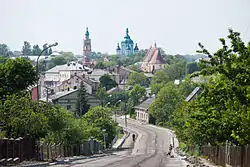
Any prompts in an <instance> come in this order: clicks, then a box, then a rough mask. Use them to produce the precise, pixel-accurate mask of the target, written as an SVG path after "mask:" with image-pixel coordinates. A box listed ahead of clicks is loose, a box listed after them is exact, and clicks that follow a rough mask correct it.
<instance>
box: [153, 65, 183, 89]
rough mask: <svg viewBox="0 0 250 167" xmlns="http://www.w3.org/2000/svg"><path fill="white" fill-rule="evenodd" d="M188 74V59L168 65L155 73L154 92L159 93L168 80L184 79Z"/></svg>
mask: <svg viewBox="0 0 250 167" xmlns="http://www.w3.org/2000/svg"><path fill="white" fill-rule="evenodd" d="M185 76H186V61H184V60H178V61H176V62H175V63H173V64H171V65H169V66H166V67H165V68H164V69H162V70H160V71H158V72H156V73H155V75H154V76H153V78H152V81H151V85H150V87H151V91H152V93H156V94H157V93H158V92H159V91H160V89H161V88H162V87H163V86H164V85H165V84H166V83H168V82H170V81H172V82H173V81H174V80H176V79H178V80H182V79H183V78H185Z"/></svg>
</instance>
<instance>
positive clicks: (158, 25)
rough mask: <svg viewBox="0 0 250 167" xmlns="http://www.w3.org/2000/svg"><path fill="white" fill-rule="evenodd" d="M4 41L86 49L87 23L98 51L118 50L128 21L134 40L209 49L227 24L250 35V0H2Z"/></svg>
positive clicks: (0, 37)
mask: <svg viewBox="0 0 250 167" xmlns="http://www.w3.org/2000/svg"><path fill="white" fill-rule="evenodd" d="M0 26H1V27H0V43H5V44H7V45H8V46H9V47H10V49H11V50H20V49H21V47H22V45H23V41H25V40H27V41H29V42H30V43H31V44H39V45H41V46H42V45H43V44H44V43H53V42H55V41H57V42H58V43H59V45H58V46H57V47H56V48H55V49H56V50H58V51H61V50H63V51H72V52H74V53H76V54H82V44H83V37H84V33H85V29H86V27H87V26H88V27H89V31H90V37H91V39H92V48H93V50H94V51H100V52H108V53H114V52H115V49H116V45H117V42H120V41H121V40H122V39H123V37H124V35H125V29H126V28H127V27H128V28H129V30H130V35H131V37H132V39H133V40H134V42H137V43H138V46H139V47H140V48H148V47H149V46H150V45H151V44H153V43H154V41H156V42H157V45H158V46H160V47H162V48H163V49H164V50H165V51H166V52H167V53H169V54H177V53H179V54H193V53H195V51H196V50H197V49H198V47H197V43H198V42H202V43H203V44H204V45H205V46H206V47H207V48H208V49H209V50H211V51H215V50H216V49H218V48H219V47H220V44H219V42H218V38H220V37H225V36H227V34H228V28H229V27H231V28H233V29H234V30H235V31H238V32H241V34H242V38H243V39H244V41H250V0H0Z"/></svg>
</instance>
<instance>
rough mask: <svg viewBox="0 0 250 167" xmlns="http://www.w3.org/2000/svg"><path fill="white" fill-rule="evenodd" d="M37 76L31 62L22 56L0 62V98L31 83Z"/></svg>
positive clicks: (16, 91) (23, 88)
mask: <svg viewBox="0 0 250 167" xmlns="http://www.w3.org/2000/svg"><path fill="white" fill-rule="evenodd" d="M36 79H37V76H36V71H35V68H34V67H33V66H32V64H31V62H30V61H28V60H25V59H24V58H16V59H14V60H13V59H8V60H6V61H5V62H4V63H1V64H0V98H1V99H3V98H4V97H5V96H6V95H9V94H13V93H18V92H20V91H22V90H25V89H27V88H28V86H30V85H33V84H34V83H35V82H36Z"/></svg>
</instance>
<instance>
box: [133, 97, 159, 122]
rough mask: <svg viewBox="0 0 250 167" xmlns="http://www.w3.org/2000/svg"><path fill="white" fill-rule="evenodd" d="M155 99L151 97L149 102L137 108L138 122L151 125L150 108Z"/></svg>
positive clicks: (144, 102) (146, 101)
mask: <svg viewBox="0 0 250 167" xmlns="http://www.w3.org/2000/svg"><path fill="white" fill-rule="evenodd" d="M154 99H155V97H149V98H148V99H147V100H145V101H143V102H142V103H141V104H139V105H137V106H135V107H134V108H135V112H136V120H139V121H142V122H145V123H149V122H150V115H149V111H148V109H149V106H150V104H152V102H153V101H154Z"/></svg>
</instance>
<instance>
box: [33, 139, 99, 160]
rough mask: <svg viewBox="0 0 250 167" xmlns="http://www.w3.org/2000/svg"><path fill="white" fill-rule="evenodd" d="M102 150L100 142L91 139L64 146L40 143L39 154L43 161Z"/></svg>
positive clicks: (95, 152)
mask: <svg viewBox="0 0 250 167" xmlns="http://www.w3.org/2000/svg"><path fill="white" fill-rule="evenodd" d="M100 150H101V149H100V143H99V142H97V141H96V140H93V139H90V140H88V141H85V142H84V143H82V144H75V145H71V146H64V145H63V144H57V145H56V144H52V145H51V144H45V143H43V144H39V147H38V154H39V160H41V161H54V160H55V159H57V158H60V157H70V156H79V155H92V154H97V153H99V152H100Z"/></svg>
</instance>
